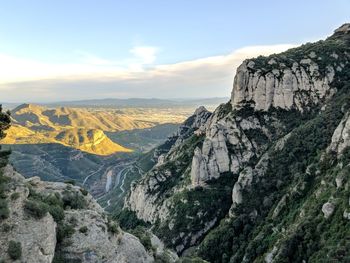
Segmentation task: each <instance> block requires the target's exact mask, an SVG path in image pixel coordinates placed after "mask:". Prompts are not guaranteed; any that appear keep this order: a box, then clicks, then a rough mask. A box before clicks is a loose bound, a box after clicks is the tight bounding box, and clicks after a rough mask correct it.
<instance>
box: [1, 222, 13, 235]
mask: <svg viewBox="0 0 350 263" xmlns="http://www.w3.org/2000/svg"><path fill="white" fill-rule="evenodd" d="M11 228H12V227H11V225H9V224H7V223H5V224H3V225H2V231H4V232H5V233H7V232H10V230H11Z"/></svg>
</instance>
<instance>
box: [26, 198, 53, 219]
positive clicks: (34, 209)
mask: <svg viewBox="0 0 350 263" xmlns="http://www.w3.org/2000/svg"><path fill="white" fill-rule="evenodd" d="M24 208H25V210H26V211H27V213H28V214H30V215H31V216H34V217H36V218H39V219H40V218H43V217H44V216H45V215H46V213H47V212H48V211H49V207H48V205H47V204H45V203H44V202H42V201H39V200H27V201H26V202H25V204H24Z"/></svg>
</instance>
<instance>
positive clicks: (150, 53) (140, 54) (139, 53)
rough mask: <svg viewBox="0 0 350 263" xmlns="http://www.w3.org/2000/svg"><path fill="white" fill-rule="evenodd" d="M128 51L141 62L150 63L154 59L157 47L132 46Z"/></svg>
mask: <svg viewBox="0 0 350 263" xmlns="http://www.w3.org/2000/svg"><path fill="white" fill-rule="evenodd" d="M130 53H131V54H133V55H134V56H135V57H136V58H138V59H140V60H141V61H140V63H141V64H152V63H154V61H155V60H156V53H157V48H156V47H150V46H140V47H133V48H132V49H131V50H130Z"/></svg>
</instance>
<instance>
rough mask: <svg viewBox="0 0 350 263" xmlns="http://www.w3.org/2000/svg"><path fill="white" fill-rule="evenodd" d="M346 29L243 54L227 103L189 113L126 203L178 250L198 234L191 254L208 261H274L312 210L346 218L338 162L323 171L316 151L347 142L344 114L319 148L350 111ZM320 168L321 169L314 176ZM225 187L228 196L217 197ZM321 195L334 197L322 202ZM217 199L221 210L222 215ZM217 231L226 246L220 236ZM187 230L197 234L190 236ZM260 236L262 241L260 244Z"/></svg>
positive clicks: (341, 148)
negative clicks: (283, 48) (198, 114)
mask: <svg viewBox="0 0 350 263" xmlns="http://www.w3.org/2000/svg"><path fill="white" fill-rule="evenodd" d="M348 28H349V26H344V27H342V28H341V29H340V30H338V31H337V32H336V34H335V35H333V36H332V37H330V38H328V39H327V40H325V41H320V42H317V43H310V44H306V45H303V46H301V47H299V48H296V49H292V50H289V51H287V52H284V53H282V54H278V55H272V56H270V57H265V58H263V57H258V58H256V59H249V60H246V61H244V62H243V63H242V65H241V66H240V67H239V68H238V69H237V74H236V76H235V80H234V85H233V91H232V97H231V100H230V102H229V103H227V104H222V105H220V106H219V107H218V108H217V109H216V110H215V111H214V112H213V114H211V115H210V116H208V118H206V120H205V121H200V122H197V121H196V122H195V123H197V124H196V126H197V127H196V129H191V128H185V129H184V130H183V131H181V132H180V134H182V136H183V135H185V136H183V137H182V138H185V139H178V137H177V138H175V140H173V142H174V143H173V144H171V147H170V149H169V151H166V153H165V154H164V155H162V157H161V158H160V159H159V160H160V161H159V162H158V165H157V166H156V167H154V168H153V169H152V170H151V171H150V172H148V173H147V174H146V175H145V176H144V178H142V179H141V180H140V181H139V182H137V183H135V184H134V185H133V186H132V188H131V193H130V195H129V197H128V198H127V199H126V201H125V207H126V208H128V209H130V210H132V211H134V212H135V213H136V215H137V217H139V218H142V219H144V220H146V221H148V222H151V223H156V222H157V224H154V225H153V226H154V228H155V229H156V230H159V231H160V233H161V234H163V236H161V238H163V239H164V240H167V242H168V243H167V244H168V245H170V246H172V247H173V248H175V249H176V250H177V252H179V253H182V252H183V251H186V249H187V248H189V247H191V246H196V245H197V244H198V243H200V242H201V243H200V245H199V247H198V251H199V252H198V253H199V254H201V255H204V257H205V258H206V259H207V258H209V259H210V260H211V261H210V262H222V261H227V262H228V261H232V262H253V261H254V260H255V261H256V260H257V259H258V258H259V259H260V260H263V259H265V261H266V262H278V260H279V259H280V258H285V257H286V256H287V254H286V253H287V252H286V251H288V250H289V249H291V248H292V249H294V250H295V248H294V247H293V244H297V243H298V242H304V240H303V239H302V236H300V234H299V232H303V231H305V229H306V228H308V227H309V228H311V227H313V226H312V225H309V224H310V223H309V221H312V220H314V217H315V216H314V215H317V214H318V213H320V212H321V211H320V210H322V213H323V215H324V217H325V218H323V217H322V214H321V216H320V217H318V219H317V220H319V219H321V220H324V221H325V222H326V221H330V220H325V219H326V218H330V216H331V215H332V214H333V213H337V214H338V212H337V211H341V213H343V211H346V212H345V213H344V214H343V215H342V216H341V217H344V219H345V218H347V216H348V214H347V213H348V212H347V211H348V210H345V209H344V207H343V206H344V204H343V201H340V200H342V199H343V198H344V196H345V194H338V193H337V191H339V192H342V191H344V189H347V190H348V184H347V178H345V177H346V176H345V173H346V171H348V170H347V169H348V166H346V165H345V162H346V160H345V161H343V162H344V163H341V164H339V165H338V168H339V169H334V170H331V169H333V168H334V167H332V165H333V163H331V162H330V163H327V161H328V159H327V158H328V157H329V156H327V158H325V160H322V158H321V159H319V158H320V156H322V154H327V153H329V152H333V151H334V152H336V153H337V154H338V155H339V154H340V153H342V152H344V149H346V148H347V147H348V146H349V144H348V141H349V140H348V139H349V138H348V137H349V134H348V133H349V132H348V128H349V127H347V126H349V125H348V122H349V121H348V119H349V114H346V115H345V116H344V119H343V121H342V122H341V124H339V126H338V128H337V129H336V131H335V133H334V135H333V138H332V143H331V145H330V146H329V147H328V148H329V150H328V151H327V150H326V148H327V146H328V145H329V142H330V141H331V136H332V131H333V130H334V129H335V127H336V126H337V124H338V122H339V120H340V119H341V118H342V116H343V114H344V113H345V112H346V110H348V109H347V106H346V105H345V104H346V103H344V101H345V100H344V98H348V96H349V94H348V91H347V90H348V87H347V86H346V84H344V83H347V82H348V72H349V61H350V52H349V42H346V41H348V40H346V41H345V42H344V41H343V39H347V36H348V33H349V30H348ZM345 35H346V36H345ZM339 37H340V38H341V39H339ZM345 90H346V91H345ZM339 94H340V95H339ZM344 94H345V95H344ZM341 95H344V96H345V97H344V98H343V99H342V98H340V97H341ZM341 104H343V105H345V106H344V110H340V108H343V106H341V107H339V105H341ZM329 118H334V119H332V120H329ZM194 119H195V118H192V121H193V120H194ZM203 120H204V118H203ZM187 126H188V125H187ZM184 127H186V126H184ZM327 129H328V130H327ZM313 136H314V137H313ZM180 137H181V136H180ZM304 140H305V141H304ZM345 157H346V158H348V157H347V155H346V156H345ZM345 157H344V158H345ZM188 158H191V160H188ZM344 158H343V159H344ZM329 159H330V160H333V159H332V158H329ZM323 161H324V163H322V162H323ZM347 165H348V164H347ZM330 167H332V168H330ZM327 169H328V170H329V174H328V172H325V174H322V175H321V171H323V172H324V170H327ZM340 170H342V171H341V173H340V172H339V171H340ZM334 174H336V176H334V178H333V177H332V175H334ZM323 177H324V178H323ZM320 178H323V179H324V180H323V179H322V180H321V179H320ZM227 188H229V191H228V193H229V194H230V193H232V195H231V196H229V197H227V195H225V196H224V197H223V196H222V195H220V194H221V193H222V192H224V191H225V189H227ZM230 190H232V192H231V191H230ZM347 190H346V191H347ZM330 193H332V195H333V194H334V196H337V198H332V196H331V194H330ZM328 194H329V195H328ZM326 195H328V196H326ZM315 196H316V198H314V197H315ZM346 196H347V198H348V195H346ZM309 197H310V198H309ZM211 198H213V199H214V200H219V199H220V198H222V199H220V201H217V202H220V205H218V206H216V205H217V204H215V203H211ZM304 198H305V199H304ZM327 199H328V200H332V202H328V203H325V202H327ZM230 201H232V203H231V202H230ZM205 202H206V203H207V204H208V205H207V206H205V205H203V203H205ZM324 203H325V204H324ZM227 204H228V205H227ZM231 204H232V206H231ZM225 205H227V207H228V209H226V207H225V209H224V213H223V214H221V213H220V212H222V210H220V209H222V207H224V206H225ZM230 206H231V209H230ZM322 206H323V207H322ZM212 207H215V209H216V210H215V211H213V210H212V209H211V208H212ZM321 207H322V209H321ZM203 208H204V209H203ZM335 208H336V209H335ZM308 209H309V210H310V211H311V210H312V211H313V212H312V214H311V213H310V212H309V211H308ZM299 210H300V211H299ZM157 211H160V212H159V213H158V212H157ZM192 211H196V212H195V213H192ZM217 211H219V212H218V213H217V214H216V212H217ZM228 215H229V216H228ZM224 218H225V219H224ZM305 218H308V220H309V221H305V220H306V219H305ZM333 218H335V216H334V217H333ZM333 218H332V220H333ZM265 219H267V220H266V224H265V221H264V220H265ZM337 219H339V216H337ZM217 222H220V223H218V224H217ZM271 222H273V223H271ZM285 222H289V223H288V224H289V225H286V223H285ZM290 222H293V223H290ZM300 222H302V223H300ZM315 222H317V221H315ZM256 223H258V224H256ZM340 225H341V224H340ZM215 227H217V229H215V230H213V231H211V229H212V228H215ZM299 227H300V229H298V228H299ZM250 228H252V229H253V230H252V231H250V230H249V229H250ZM255 231H256V232H255ZM208 232H210V233H209V234H207V233H208ZM227 232H230V234H229V233H227ZM197 233H198V235H197ZM219 234H221V235H224V238H223V239H224V240H230V242H232V244H231V243H229V244H227V243H225V244H221V236H219V237H218V235H219ZM251 234H252V235H254V239H251V236H250V235H251ZM255 235H256V236H255ZM169 236H170V238H169ZM191 236H192V237H196V239H195V240H194V241H193V242H192V241H191V240H190V237H191ZM243 236H245V237H243ZM267 236H268V237H272V236H273V238H266V237H267ZM203 237H204V238H205V240H204V241H203V242H202V241H201V240H202V238H203ZM242 237H243V239H245V240H248V242H249V245H247V244H248V243H246V242H245V241H241V240H240V239H241V238H242ZM275 237H278V240H277V239H276V240H277V241H275V240H274V239H275ZM264 242H266V246H265V245H260V244H265V243H264ZM237 244H239V245H237ZM320 245H322V244H320ZM216 246H218V247H220V248H219V249H216ZM238 246H239V247H238ZM227 247H230V248H231V247H234V248H233V249H232V250H230V249H229V251H230V252H229V254H230V256H231V258H230V259H229V258H225V259H224V258H217V256H219V255H220V256H221V255H223V253H222V252H223V251H222V249H224V248H227ZM201 249H203V250H201ZM208 249H213V250H214V251H215V253H216V254H215V253H213V254H211V252H208ZM257 250H264V252H263V253H262V252H257ZM243 251H244V252H243ZM257 253H260V254H259V255H258V254H257ZM288 253H294V252H293V251H288ZM212 255H214V256H213V257H210V256H212ZM225 256H226V255H225ZM275 259H276V260H275ZM293 259H294V260H295V261H296V262H297V261H302V260H303V258H297V257H295V258H293ZM315 262H316V261H315Z"/></svg>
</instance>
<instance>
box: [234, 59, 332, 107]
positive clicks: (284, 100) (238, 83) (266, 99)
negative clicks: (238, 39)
mask: <svg viewBox="0 0 350 263" xmlns="http://www.w3.org/2000/svg"><path fill="white" fill-rule="evenodd" d="M314 56H317V54H314V53H312V54H309V57H308V58H304V59H301V60H300V61H299V62H294V63H293V65H292V67H290V68H289V67H286V66H285V65H284V64H283V63H278V62H275V61H273V60H270V61H269V62H270V64H273V68H274V69H272V70H271V71H269V72H267V73H265V72H263V71H262V70H260V69H259V68H255V62H254V60H247V61H244V62H243V63H242V65H241V66H239V68H238V69H237V73H236V76H235V80H234V84H233V90H232V96H231V103H232V106H233V108H235V109H237V108H240V107H242V106H244V105H246V104H247V103H249V102H252V104H253V106H254V108H255V109H256V110H264V111H267V110H268V109H269V108H270V107H276V108H277V107H279V108H282V109H291V108H297V109H298V110H301V111H303V110H305V108H306V107H307V106H309V107H310V106H312V105H315V104H317V103H318V102H319V101H321V100H323V99H324V98H326V97H327V96H330V95H331V94H332V93H333V92H334V90H332V88H331V87H330V84H331V83H332V81H333V79H334V74H335V69H334V67H333V66H331V65H330V66H328V67H327V69H326V74H325V76H322V74H321V73H320V72H319V66H318V64H317V58H316V59H312V58H311V57H314Z"/></svg>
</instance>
